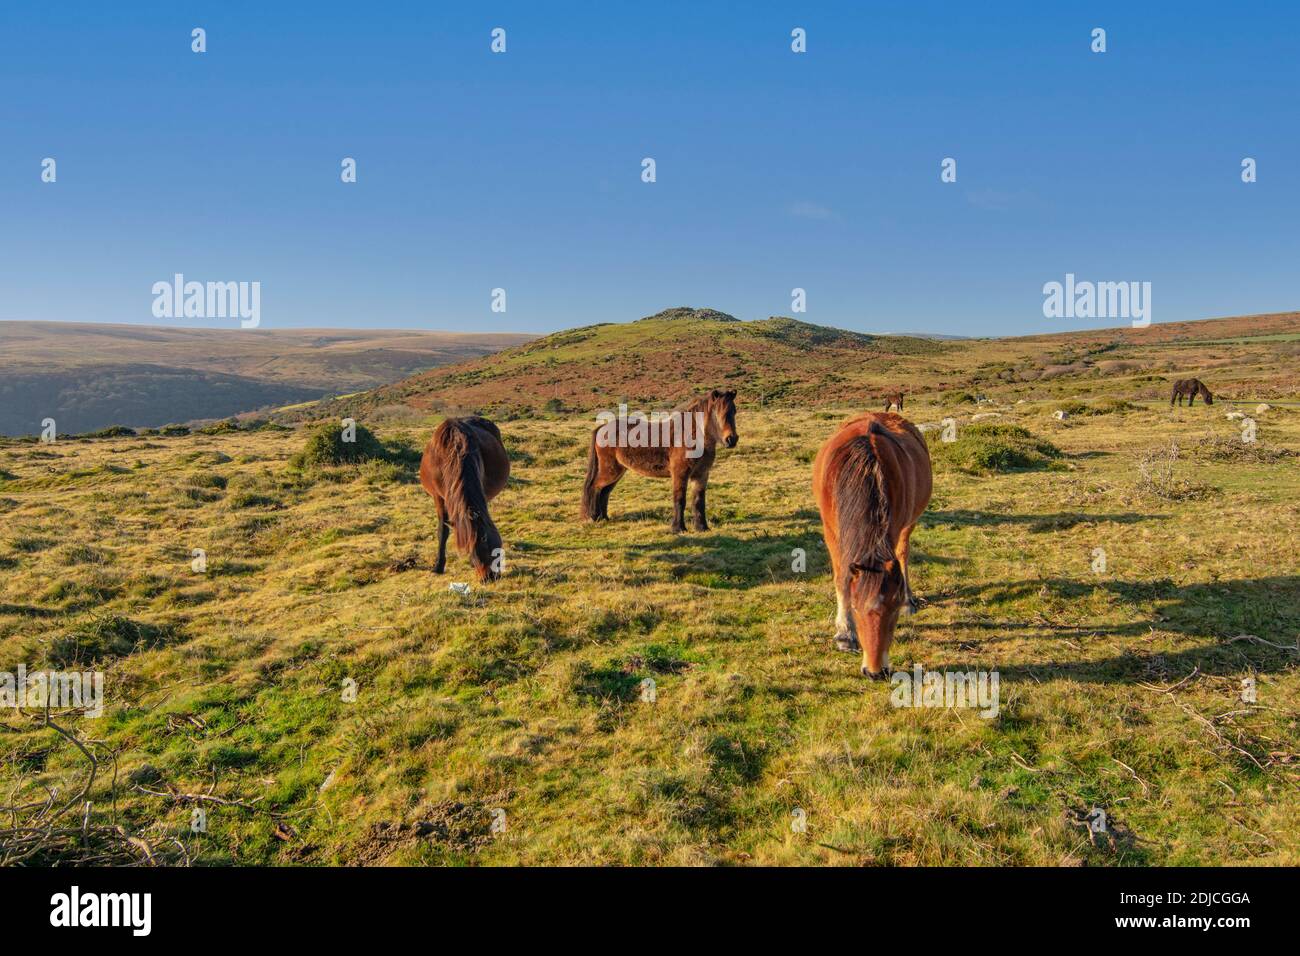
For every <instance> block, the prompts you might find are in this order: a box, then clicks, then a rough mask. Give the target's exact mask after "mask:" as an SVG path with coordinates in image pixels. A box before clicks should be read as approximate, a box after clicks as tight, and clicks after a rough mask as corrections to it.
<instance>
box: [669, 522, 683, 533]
mask: <svg viewBox="0 0 1300 956" xmlns="http://www.w3.org/2000/svg"><path fill="white" fill-rule="evenodd" d="M668 532H669V534H685V533H686V525H684V524H674V525H669V526H668Z"/></svg>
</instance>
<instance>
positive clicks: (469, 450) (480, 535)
mask: <svg viewBox="0 0 1300 956" xmlns="http://www.w3.org/2000/svg"><path fill="white" fill-rule="evenodd" d="M509 477H510V458H509V456H508V455H507V454H506V448H505V445H503V444H502V443H501V432H500V431H499V430H498V429H497V426H496V425H495V424H493V423H492V422H490V421H488V420H487V419H486V418H479V417H477V416H474V417H470V418H448V419H447V420H446V421H444V422H443V423H442V424H441V425H439V426H438V427H437V429H436V430H435V431H434V433H433V437H432V438H430V439H429V444H427V445H425V446H424V457H423V458H421V459H420V484H422V485H423V486H424V490H425V491H427V492H428V493H429V494H430V495H432V496H433V500H434V501H435V502H436V503H437V506H438V561H437V563H436V564H435V565H434V567H433V573H434V574H442V573H443V571H444V570H445V569H446V566H447V534H448V532H449V531H450V530H452V529H455V531H456V549H457V550H458V551H460V553H461V554H467V555H469V563H470V564H471V565H473V566H474V570H476V571H477V572H478V576H479V580H480V581H494V580H496V579H497V578H498V577H500V575H501V569H502V567H503V562H502V561H501V556H503V555H504V551H502V549H501V534H500V532H498V531H497V526H496V525H495V524H493V523H492V518H491V517H490V516H489V515H488V506H487V503H488V502H489V501H491V500H492V499H493V498H495V497H496V496H497V495H499V494H500V493H501V489H502V488H504V487H505V486H506V479H507V478H509Z"/></svg>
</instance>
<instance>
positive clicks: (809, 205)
mask: <svg viewBox="0 0 1300 956" xmlns="http://www.w3.org/2000/svg"><path fill="white" fill-rule="evenodd" d="M786 211H787V212H788V213H790V215H792V216H794V217H795V218H796V219H814V220H820V221H825V220H828V219H838V218H839V216H837V215H836V214H835V213H834V212H833V211H832V210H831V209H829V208H827V207H826V206H823V205H822V204H821V203H817V202H811V201H809V200H807V199H801V200H799V201H798V202H792V203H790V205H789V206H788V207H787V208H786Z"/></svg>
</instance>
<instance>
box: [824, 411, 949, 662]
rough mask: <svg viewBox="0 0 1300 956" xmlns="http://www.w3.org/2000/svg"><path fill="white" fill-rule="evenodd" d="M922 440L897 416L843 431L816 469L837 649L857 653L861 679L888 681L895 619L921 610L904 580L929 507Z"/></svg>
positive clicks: (859, 421) (868, 416) (859, 422)
mask: <svg viewBox="0 0 1300 956" xmlns="http://www.w3.org/2000/svg"><path fill="white" fill-rule="evenodd" d="M931 487H932V476H931V470H930V453H929V451H928V450H927V449H926V445H925V437H924V436H923V435H922V434H921V432H920V431H918V430H917V428H916V426H915V425H913V424H912V423H911V422H909V421H907V420H906V419H904V418H903V417H902V416H901V415H894V414H892V413H890V412H885V413H884V414H879V413H876V412H867V413H865V414H863V415H860V416H858V417H857V418H855V419H853V420H852V421H849V422H847V423H845V424H844V425H842V426H841V427H840V429H839V431H837V432H836V433H835V434H834V435H832V436H831V437H830V439H829V440H828V441H827V442H826V444H824V445H823V446H822V448H821V451H819V452H818V453H817V458H816V460H815V461H814V462H813V494H814V496H815V497H816V499H817V509H818V510H819V511H820V512H821V516H822V536H823V537H824V538H825V539H826V548H827V550H828V551H830V554H831V567H832V570H833V573H834V577H835V597H836V600H837V602H838V609H837V611H836V614H835V630H836V633H835V646H836V647H837V648H839V649H840V650H842V651H856V650H859V649H861V651H862V674H863V676H864V677H868V678H870V679H871V680H885V679H887V678H888V677H889V675H890V674H891V673H892V672H891V671H890V667H889V646H890V644H892V643H893V641H894V628H895V627H896V626H897V624H898V615H899V613H900V611H904V610H906V612H907V613H909V614H910V613H912V612H913V611H915V610H916V609H917V605H918V602H917V600H916V596H915V595H914V594H913V593H912V587H911V584H910V583H909V579H908V574H907V562H908V554H909V550H910V547H911V538H912V531H913V530H914V529H915V527H916V522H917V520H918V519H919V518H920V517H921V514H922V512H924V511H925V508H926V505H927V504H929V502H930V491H931Z"/></svg>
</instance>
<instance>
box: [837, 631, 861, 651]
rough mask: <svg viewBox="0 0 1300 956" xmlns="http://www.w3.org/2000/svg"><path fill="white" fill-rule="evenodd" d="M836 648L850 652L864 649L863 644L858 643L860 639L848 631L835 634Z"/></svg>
mask: <svg viewBox="0 0 1300 956" xmlns="http://www.w3.org/2000/svg"><path fill="white" fill-rule="evenodd" d="M835 649H836V650H837V651H848V652H850V653H852V652H853V651H860V650H862V648H861V646H860V645H859V644H858V639H857V638H856V637H854V636H853V635H852V634H849V633H848V632H847V631H841V632H840V633H839V634H836V635H835Z"/></svg>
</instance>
